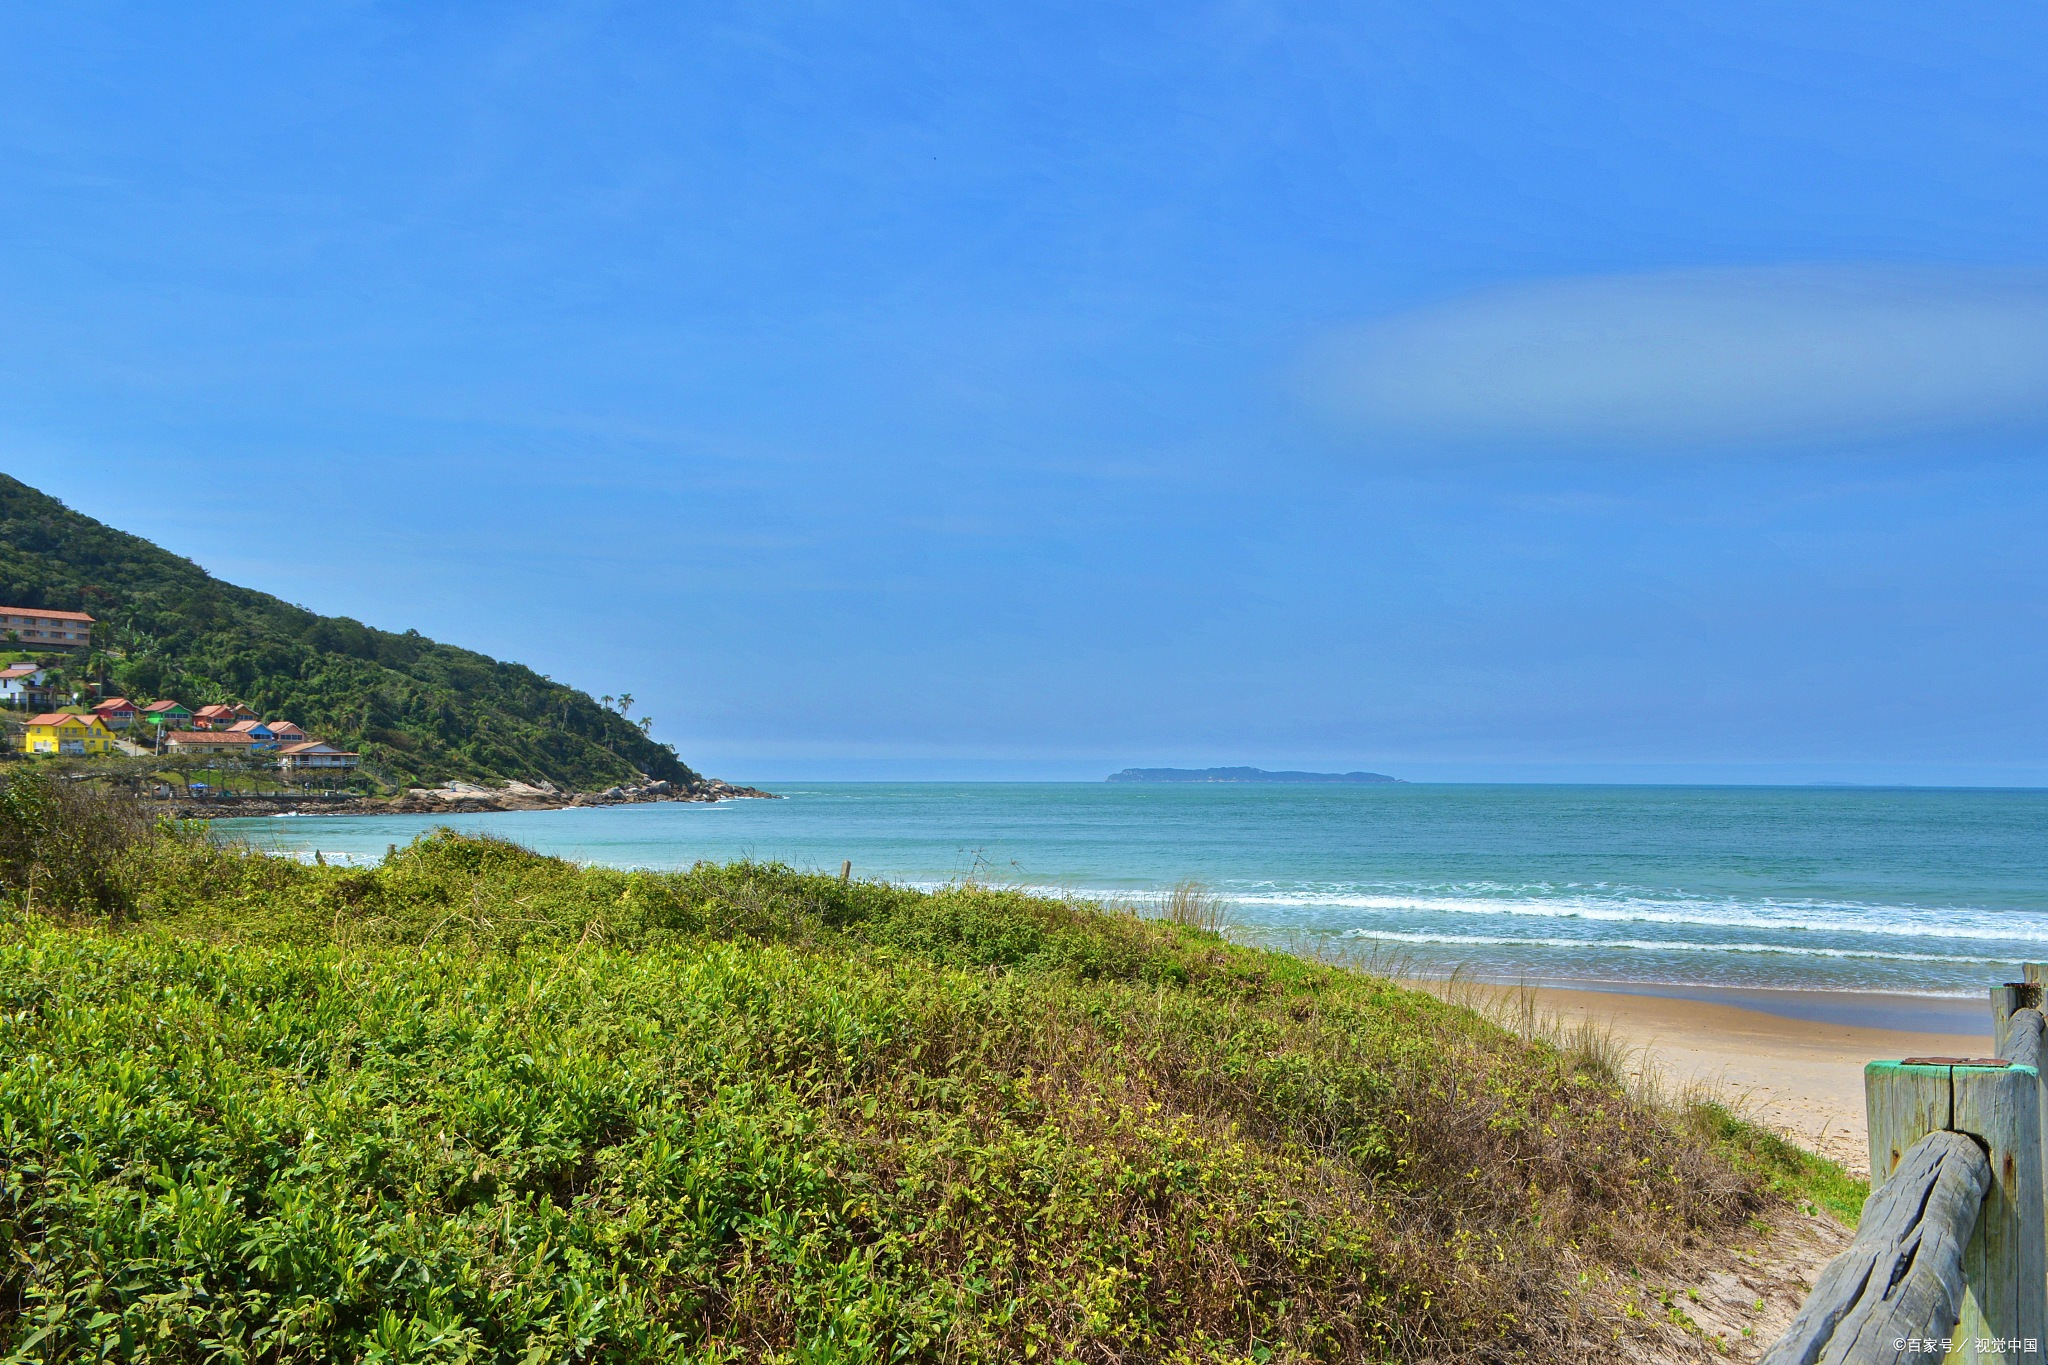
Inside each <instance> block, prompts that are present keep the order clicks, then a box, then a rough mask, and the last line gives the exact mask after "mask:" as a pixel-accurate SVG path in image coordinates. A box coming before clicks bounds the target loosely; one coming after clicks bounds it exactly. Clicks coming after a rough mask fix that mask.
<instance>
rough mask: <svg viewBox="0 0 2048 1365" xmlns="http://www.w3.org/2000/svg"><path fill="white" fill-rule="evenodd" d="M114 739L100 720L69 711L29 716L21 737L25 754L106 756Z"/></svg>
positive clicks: (22, 749)
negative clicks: (108, 747)
mask: <svg viewBox="0 0 2048 1365" xmlns="http://www.w3.org/2000/svg"><path fill="white" fill-rule="evenodd" d="M113 742H114V737H113V736H112V735H111V734H109V733H107V726H106V723H105V722H104V721H102V720H101V719H100V718H99V717H98V716H80V715H76V714H74V713H72V712H70V711H52V712H50V713H49V714H48V715H45V716H30V717H29V718H28V720H27V721H26V722H25V726H24V729H23V732H22V736H21V751H22V752H23V753H25V754H103V753H105V752H106V751H107V746H108V745H110V744H112V743H113Z"/></svg>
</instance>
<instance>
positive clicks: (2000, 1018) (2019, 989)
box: [1991, 968, 2041, 1057]
mask: <svg viewBox="0 0 2048 1365" xmlns="http://www.w3.org/2000/svg"><path fill="white" fill-rule="evenodd" d="M2030 969H2031V968H2030ZM2040 1008H2041V983H2040V982H2038V981H2008V982H2006V983H2005V984H2004V985H2003V986H1993V987H1992V988H1991V1041H1992V1044H1993V1055H1995V1056H1999V1057H2003V1056H2004V1055H2005V1031H2006V1028H2007V1027H2008V1026H2009V1024H2010V1021H2011V1019H2012V1017H2013V1015H2015V1014H2017V1013H2019V1012H2020V1011H2021V1010H2038V1009H2040Z"/></svg>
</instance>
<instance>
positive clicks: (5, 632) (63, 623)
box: [0, 607, 93, 649]
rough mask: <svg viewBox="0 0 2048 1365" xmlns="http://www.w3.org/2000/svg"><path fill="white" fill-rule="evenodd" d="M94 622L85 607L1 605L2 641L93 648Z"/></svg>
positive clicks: (28, 645) (45, 646) (45, 647)
mask: <svg viewBox="0 0 2048 1365" xmlns="http://www.w3.org/2000/svg"><path fill="white" fill-rule="evenodd" d="M92 626H93V620H92V618H91V617H90V616H87V615H86V614H85V613H84V612H82V611H50V610H48V609H47V608H44V607H0V641H4V642H5V643H8V644H20V645H25V646H27V647H29V648H31V649H90V648H92Z"/></svg>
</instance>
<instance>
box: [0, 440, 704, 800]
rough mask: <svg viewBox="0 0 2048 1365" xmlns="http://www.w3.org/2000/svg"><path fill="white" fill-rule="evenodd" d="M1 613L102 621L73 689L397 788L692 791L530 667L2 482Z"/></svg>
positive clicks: (656, 755)
mask: <svg viewBox="0 0 2048 1365" xmlns="http://www.w3.org/2000/svg"><path fill="white" fill-rule="evenodd" d="M0 602H4V603H7V604H8V605H20V606H29V607H50V608H55V609H58V610H67V611H84V612H90V613H91V614H92V615H93V616H94V617H95V618H97V619H98V621H99V623H100V624H99V625H98V626H96V627H95V629H94V643H95V645H96V647H97V653H98V655H99V657H98V658H95V659H91V660H86V659H73V660H66V661H65V662H66V666H67V667H68V668H69V669H70V670H71V671H72V672H73V673H74V674H79V675H82V674H84V673H86V672H90V673H93V674H94V675H95V676H97V675H99V674H101V673H104V674H105V676H106V678H107V680H108V681H109V682H110V683H111V684H113V686H114V688H115V689H116V690H118V691H120V692H124V693H126V694H128V695H130V696H137V697H144V698H156V697H175V698H177V699H178V700H179V701H182V702H184V703H185V704H186V705H188V706H193V707H198V706H202V705H205V704H208V703H211V702H234V701H239V702H243V703H245V704H247V705H249V706H252V707H254V708H255V709H256V710H257V711H259V712H261V713H263V714H264V715H266V716H279V717H283V718H285V719H288V720H292V721H295V722H296V723H298V724H299V725H302V726H304V727H305V728H306V730H307V731H308V732H309V733H311V734H315V735H318V736H320V737H321V738H323V739H328V740H331V741H334V742H337V743H340V744H343V745H345V746H347V747H350V748H354V749H357V750H359V751H360V752H361V753H362V754H363V756H364V759H365V762H366V763H367V764H368V765H369V766H370V768H371V770H372V771H373V772H375V773H379V774H382V775H384V776H385V777H387V778H388V779H389V780H390V781H392V782H396V783H417V782H425V781H441V780H446V779H448V778H463V779H468V780H471V781H488V780H491V779H494V778H515V777H516V778H522V779H528V780H530V779H533V778H537V777H538V778H546V779H548V780H549V781H551V782H555V783H557V784H559V785H562V786H566V787H571V788H577V789H592V788H599V787H605V786H609V785H611V784H613V783H617V782H624V781H629V780H631V779H632V778H633V776H634V775H635V774H636V773H646V774H648V775H649V776H652V777H657V778H661V779H664V780H666V781H670V782H675V783H679V784H683V785H691V784H694V783H695V782H696V781H697V780H698V779H697V775H696V774H695V773H694V772H692V771H691V770H690V769H689V768H687V767H685V766H684V765H683V763H682V762H681V761H680V760H679V759H678V758H677V757H676V754H675V751H674V750H673V749H672V748H670V747H669V746H667V745H665V744H657V743H655V742H654V741H653V740H652V739H650V738H649V737H648V736H647V735H646V734H645V733H643V732H642V729H641V728H640V727H639V726H636V725H635V724H633V723H632V722H631V721H629V720H628V719H627V718H626V717H625V716H623V715H621V714H619V713H618V712H616V711H614V710H612V709H610V708H609V707H605V706H600V705H599V704H598V703H597V702H596V701H595V700H593V699H592V698H591V697H590V696H588V695H587V694H585V693H583V692H579V691H577V690H575V689H574V688H570V687H565V686H563V685H561V684H560V683H556V682H552V681H550V680H549V679H547V678H543V677H541V676H540V675H539V674H538V673H535V672H534V671H533V670H531V669H529V668H526V667H523V666H522V665H519V664H509V663H500V662H499V661H498V660H496V659H491V658H487V657H486V656H484V655H482V654H477V653H474V652H472V651H470V650H466V649H458V648H456V647H454V646H452V645H444V644H439V643H436V642H435V641H433V640H429V639H427V638H426V637H424V636H422V635H420V634H419V633H418V632H416V631H407V632H405V633H404V634H393V633H391V632H389V631H383V630H375V629H372V628H371V627H369V626H366V625H363V624H362V623H361V622H358V621H352V620H349V619H348V618H346V617H337V616H320V615H317V614H315V613H313V612H310V611H307V610H305V609H304V608H302V607H295V606H292V605H291V604H289V603H287V602H283V601H280V600H279V599H277V598H275V597H272V596H270V595H268V594H266V593H260V592H253V591H251V590H249V589H247V588H238V587H236V586H234V585H233V584H231V583H223V582H221V581H220V580H219V579H217V578H214V577H213V576H212V575H210V574H208V573H207V572H206V571H205V570H203V569H201V568H200V567H199V566H198V565H197V564H194V563H193V562H192V561H190V560H188V559H182V558H180V557H178V556H177V555H174V554H171V553H170V552H169V551H167V550H163V549H160V548H158V547H157V546H155V545H152V544H150V543H149V542H148V541H146V540H143V539H141V538H140V537H138V536H132V535H128V534H126V533H125V532H122V531H116V530H114V529H113V528H112V527H109V526H104V525H102V524H101V523H99V522H97V521H94V520H93V519H92V518H90V517H87V516H82V515H80V514H79V513H77V512H74V511H72V510H71V509H70V508H68V507H65V506H64V505H63V504H62V503H60V502H58V501H57V500H56V499H54V498H51V497H48V496H47V495H45V494H43V493H39V492H37V491H36V490H35V489H33V488H30V487H28V486H27V485H26V484H23V483H21V482H19V481H17V480H15V479H12V478H9V477H7V476H6V475H4V474H0ZM53 657H55V656H53ZM75 680H78V681H82V676H81V677H79V678H77V679H75Z"/></svg>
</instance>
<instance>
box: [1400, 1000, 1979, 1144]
mask: <svg viewBox="0 0 2048 1365" xmlns="http://www.w3.org/2000/svg"><path fill="white" fill-rule="evenodd" d="M1405 984H1409V985H1413V986H1415V987H1417V988H1418V989H1421V990H1427V991H1430V992H1431V993H1432V994H1436V995H1439V996H1450V997H1451V998H1454V999H1456V998H1460V996H1468V995H1469V994H1470V993H1473V992H1478V993H1481V994H1483V995H1485V996H1487V997H1489V998H1491V999H1493V1000H1496V1001H1500V1000H1518V999H1519V998H1521V997H1522V996H1524V995H1525V994H1526V996H1527V997H1528V998H1529V999H1530V1000H1531V1002H1532V1003H1533V1004H1534V1006H1535V1010H1536V1013H1537V1014H1538V1015H1539V1016H1540V1017H1542V1018H1544V1019H1545V1020H1547V1021H1551V1022H1554V1023H1557V1024H1561V1025H1563V1026H1565V1027H1567V1028H1569V1027H1572V1026H1574V1025H1579V1024H1591V1025H1592V1026H1594V1027H1596V1028H1602V1029H1605V1030H1608V1031H1609V1032H1611V1034H1612V1035H1613V1037H1614V1038H1615V1040H1616V1041H1618V1042H1620V1043H1621V1044H1622V1045H1623V1046H1624V1048H1625V1049H1626V1050H1627V1051H1628V1053H1629V1055H1630V1061H1629V1063H1628V1069H1629V1070H1630V1072H1631V1073H1632V1074H1636V1075H1640V1074H1642V1073H1643V1072H1644V1070H1645V1069H1647V1070H1648V1071H1649V1072H1650V1073H1651V1074H1653V1075H1655V1076H1659V1077H1661V1078H1662V1079H1663V1080H1664V1081H1665V1082H1666V1083H1667V1084H1669V1085H1671V1086H1674V1087H1678V1088H1685V1087H1694V1086H1697V1087H1702V1088H1706V1089H1709V1090H1713V1091H1717V1092H1719V1097H1720V1098H1721V1099H1722V1100H1723V1102H1724V1103H1726V1104H1728V1106H1729V1107H1730V1108H1731V1109H1733V1110H1734V1111H1735V1112H1737V1113H1738V1114H1740V1115H1742V1116H1743V1117H1744V1118H1748V1119H1752V1120H1756V1121H1759V1122H1762V1123H1765V1124H1767V1125H1769V1126H1770V1127H1772V1128H1775V1129H1778V1130H1779V1131H1781V1132H1783V1133H1785V1134H1786V1135H1787V1136H1788V1137H1790V1138H1792V1139H1793V1140H1795V1141H1797V1142H1799V1143H1800V1144H1801V1145H1802V1146H1805V1147H1807V1148H1809V1149H1811V1150H1813V1151H1816V1152H1819V1153H1821V1154H1822V1155H1824V1156H1827V1157H1831V1158H1833V1159H1834V1160H1835V1161H1838V1162H1840V1163H1841V1164H1842V1165H1843V1166H1845V1167H1847V1168H1848V1169H1849V1170H1851V1171H1852V1172H1854V1173H1855V1174H1857V1175H1859V1176H1865V1177H1867V1176H1868V1175H1869V1171H1870V1155H1869V1149H1868V1137H1867V1129H1866V1120H1865V1116H1864V1105H1863V1067H1864V1064H1865V1063H1866V1062H1870V1061H1875V1060H1882V1059H1894V1058H1900V1057H1911V1056H1976V1057H1986V1056H1989V1055H1991V1052H1992V1044H1991V1009H1990V1004H1989V1001H1988V1000H1985V1001H1980V1002H1978V1003H1976V1005H1975V1006H1974V1008H1973V1009H1970V1010H1968V1011H1967V1012H1964V1011H1962V1010H1958V1009H1956V1008H1954V1006H1958V1005H1966V1004H1967V1002H1964V1001H1959V1000H1956V999H1955V998H1953V997H1944V996H1911V995H1899V996H1888V997H1882V1000H1883V1003H1882V1004H1880V1005H1878V1006H1876V1007H1875V1008H1876V1010H1877V1011H1878V1013H1877V1014H1876V1015H1874V1016H1873V1014H1872V1010H1873V1006H1872V1005H1871V1003H1870V1002H1871V1001H1872V998H1873V997H1872V996H1871V995H1866V994H1861V993H1857V992H1849V991H1790V990H1779V991H1756V990H1749V989H1746V988H1737V987H1699V988H1663V987H1658V986H1656V985H1654V984H1649V983H1646V984H1645V985H1643V986H1637V987H1627V988H1624V987H1622V986H1619V985H1616V986H1611V987H1610V986H1605V985H1603V986H1600V987H1597V988H1587V987H1580V986H1539V985H1530V986H1527V987H1518V986H1510V985H1493V984H1483V983H1481V984H1473V983H1459V985H1458V987H1457V989H1456V990H1447V989H1446V983H1443V982H1429V981H1411V982H1408V983H1405ZM1676 990H1686V991H1687V994H1685V995H1679V994H1675V993H1673V992H1674V991H1676ZM1709 992H1714V993H1715V996H1714V998H1707V999H1701V998H1695V997H1697V996H1700V995H1705V994H1707V993H1709ZM1787 997H1799V999H1787ZM1943 1006H1949V1008H1943ZM1772 1007H1775V1008H1772ZM1796 1007H1804V1009H1803V1012H1802V1013H1792V1012H1789V1011H1790V1009H1792V1008H1796ZM1830 1016H1832V1017H1830ZM1870 1017H1879V1018H1888V1019H1890V1020H1891V1025H1890V1026H1879V1025H1874V1024H1871V1023H1864V1022H1853V1021H1854V1020H1857V1019H1862V1018H1870ZM1968 1020H1974V1021H1975V1026H1974V1027H1970V1026H1967V1021H1968Z"/></svg>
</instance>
